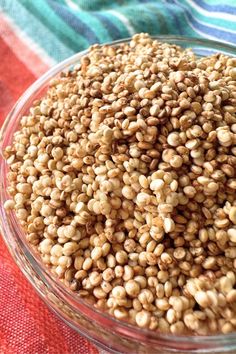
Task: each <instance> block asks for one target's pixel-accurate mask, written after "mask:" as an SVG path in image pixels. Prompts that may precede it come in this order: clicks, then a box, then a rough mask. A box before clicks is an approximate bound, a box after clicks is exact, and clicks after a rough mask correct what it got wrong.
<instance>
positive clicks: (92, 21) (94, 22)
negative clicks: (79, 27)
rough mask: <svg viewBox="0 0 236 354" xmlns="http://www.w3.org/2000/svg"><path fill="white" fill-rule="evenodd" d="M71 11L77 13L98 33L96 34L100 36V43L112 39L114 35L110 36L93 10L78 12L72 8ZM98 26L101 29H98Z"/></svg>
mask: <svg viewBox="0 0 236 354" xmlns="http://www.w3.org/2000/svg"><path fill="white" fill-rule="evenodd" d="M71 11H72V12H73V13H75V14H76V15H77V17H78V18H79V19H80V20H81V21H82V22H84V23H86V24H87V25H88V26H90V28H91V30H93V31H94V33H96V36H97V37H98V39H99V42H100V43H104V42H109V41H111V40H112V37H111V36H110V34H109V32H108V31H107V29H106V28H105V27H104V26H103V24H102V23H101V21H99V19H98V18H96V16H94V15H93V14H92V12H85V11H78V12H77V11H75V10H71ZM96 28H97V29H99V30H97V31H96Z"/></svg>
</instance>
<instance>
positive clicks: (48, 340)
mask: <svg viewBox="0 0 236 354" xmlns="http://www.w3.org/2000/svg"><path fill="white" fill-rule="evenodd" d="M0 57H1V64H0V126H1V125H2V123H3V121H4V118H5V116H6V114H7V112H9V110H10V109H11V108H12V106H13V104H14V103H15V101H16V100H17V98H18V97H19V96H20V95H21V94H22V93H23V92H24V90H25V89H26V88H27V87H28V86H29V85H30V84H31V83H32V82H33V81H34V80H35V76H34V75H33V74H32V73H31V72H30V71H29V70H28V69H27V67H26V66H25V65H24V64H23V63H22V61H21V60H20V59H19V58H17V57H16V56H15V55H14V52H13V51H12V50H11V49H10V47H9V46H8V45H7V44H6V43H5V42H4V41H3V40H2V39H1V33H0ZM29 63H30V57H29ZM46 353H49V354H76V353H78V354H80V353H81V354H87V353H89V354H93V353H94V354H97V353H98V351H97V349H95V348H94V347H93V346H92V345H91V344H90V343H89V342H88V341H87V340H85V339H84V338H82V337H80V336H79V335H78V334H77V333H76V332H75V331H73V330H71V329H70V328H69V327H68V326H67V325H65V324H64V323H63V322H62V321H61V320H60V319H58V318H57V317H56V316H55V315H54V314H53V313H52V312H51V311H50V310H49V309H48V308H47V306H46V305H45V304H44V303H43V301H42V300H41V299H40V298H39V297H38V295H37V294H36V292H35V291H34V289H33V288H32V286H31V285H30V284H29V283H28V281H27V280H26V279H25V277H24V276H23V274H22V273H21V271H20V270H19V269H18V267H17V266H16V264H15V263H14V261H13V260H12V258H11V256H10V254H9V252H8V250H7V248H6V246H5V245H4V243H3V240H2V239H1V237H0V354H46Z"/></svg>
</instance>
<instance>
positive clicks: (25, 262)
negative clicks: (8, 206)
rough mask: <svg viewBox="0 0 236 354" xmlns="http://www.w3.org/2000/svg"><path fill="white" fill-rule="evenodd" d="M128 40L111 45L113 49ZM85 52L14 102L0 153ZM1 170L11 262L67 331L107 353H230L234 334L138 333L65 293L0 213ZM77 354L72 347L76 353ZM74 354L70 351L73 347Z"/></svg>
mask: <svg viewBox="0 0 236 354" xmlns="http://www.w3.org/2000/svg"><path fill="white" fill-rule="evenodd" d="M153 38H155V39H158V40H160V41H163V42H167V43H171V44H177V45H180V46H182V47H183V48H192V49H193V51H194V52H195V54H196V55H197V56H199V57H201V56H207V55H211V54H214V53H218V52H221V53H224V54H228V55H230V56H236V47H234V46H231V45H226V44H221V43H219V42H213V41H209V40H200V39H193V38H183V37H172V36H159V37H153ZM129 40H130V39H127V40H121V41H116V42H113V43H112V45H114V46H116V45H118V44H120V43H122V42H128V41H129ZM85 53H86V51H84V52H81V53H78V54H75V55H73V56H72V57H70V58H69V59H67V60H65V61H63V62H62V63H60V64H58V65H56V66H55V67H53V68H52V69H51V70H49V71H48V72H47V73H46V74H44V75H43V76H42V77H41V78H40V79H38V80H37V81H36V82H35V83H34V84H33V85H32V86H31V87H30V88H29V89H28V90H27V91H26V92H25V93H24V94H23V95H22V97H21V98H20V99H19V100H18V102H17V103H16V105H15V106H14V108H13V109H12V111H11V112H10V114H9V115H8V117H7V119H6V121H5V124H4V126H3V128H2V130H1V134H0V150H1V151H3V150H4V148H5V147H6V146H7V145H9V144H11V142H12V138H13V133H14V132H15V131H16V130H17V127H18V124H19V121H20V118H21V117H22V116H23V115H26V114H27V113H28V111H29V108H30V106H31V104H32V102H33V101H35V100H36V99H37V98H39V97H41V96H42V95H43V94H44V92H45V91H46V90H47V87H48V83H49V81H50V79H52V78H53V77H55V76H56V75H57V74H59V73H60V72H61V71H66V70H68V69H70V68H71V67H73V65H75V64H77V63H78V62H79V61H80V59H81V57H82V56H83V55H84V54H85ZM7 169H8V168H7V165H6V162H5V161H4V159H3V157H2V155H0V171H1V174H0V225H1V233H2V236H3V238H4V240H5V242H6V244H7V246H8V248H9V250H10V252H11V254H12V256H13V258H14V259H15V261H16V263H17V264H18V266H19V267H20V269H21V270H22V272H23V273H24V274H25V276H26V278H27V279H28V280H29V281H30V283H31V284H32V285H33V287H34V288H35V289H36V291H37V292H38V294H39V295H40V296H41V297H42V298H43V300H44V301H45V303H46V304H47V305H48V306H49V307H50V308H51V309H52V310H53V311H54V312H55V313H56V314H57V315H58V316H59V317H60V318H61V319H62V320H63V321H64V322H65V323H67V324H68V325H69V326H70V327H72V328H73V329H75V330H76V331H77V332H79V333H80V334H82V335H83V336H85V337H86V338H88V339H89V340H92V341H93V343H95V344H96V345H98V346H99V347H101V348H103V349H106V350H107V351H109V352H111V353H152V354H154V353H159V354H164V353H166V354H170V353H178V354H184V353H188V354H189V353H201V354H206V353H220V354H222V353H234V354H235V353H236V333H232V334H227V335H212V336H176V335H171V334H161V333H158V332H155V331H149V330H144V329H140V328H138V327H135V326H133V325H130V324H127V323H125V322H122V321H119V320H117V319H115V318H113V317H111V316H110V315H108V314H106V313H103V312H101V311H99V310H97V309H95V308H94V307H92V306H91V305H89V304H88V303H86V302H85V301H84V300H83V299H81V298H78V296H76V294H75V293H73V292H71V291H70V290H69V289H67V288H65V287H64V286H63V285H62V283H60V282H59V281H58V280H57V279H56V278H55V277H54V276H53V275H52V274H51V273H50V271H49V269H48V268H47V267H46V266H45V265H43V263H42V262H41V260H40V257H39V255H37V253H35V252H34V251H33V249H32V248H31V247H30V246H29V245H28V243H27V242H26V238H25V235H24V233H23V232H22V230H21V228H20V225H19V223H18V221H17V218H16V216H15V213H14V212H6V211H5V209H4V208H3V204H4V202H5V201H6V200H7V199H8V198H9V196H8V195H7V191H6V187H7ZM77 349H78V348H77ZM75 351H76V348H75Z"/></svg>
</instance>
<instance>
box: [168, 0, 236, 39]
mask: <svg viewBox="0 0 236 354" xmlns="http://www.w3.org/2000/svg"><path fill="white" fill-rule="evenodd" d="M173 1H174V2H175V3H176V5H178V6H180V7H181V8H182V9H183V10H185V9H186V8H185V6H184V5H181V4H180V3H179V2H178V0H173ZM183 14H184V17H185V19H186V21H187V22H188V24H189V26H190V27H191V28H192V29H193V30H194V32H196V33H198V34H200V36H203V37H204V38H207V39H211V40H218V41H219V38H218V37H217V36H216V37H215V36H211V35H210V34H207V33H205V32H202V31H201V30H199V29H197V28H195V27H194V25H193V24H192V23H191V22H190V21H189V19H188V17H187V15H186V13H185V12H184V13H183ZM198 22H199V21H198ZM220 41H221V42H222V43H226V44H229V43H232V44H234V43H233V42H228V41H225V40H224V39H222V38H220Z"/></svg>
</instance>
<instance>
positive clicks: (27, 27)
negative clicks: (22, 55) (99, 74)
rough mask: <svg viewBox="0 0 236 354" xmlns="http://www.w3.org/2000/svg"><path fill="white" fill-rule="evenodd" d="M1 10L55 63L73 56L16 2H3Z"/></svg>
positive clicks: (53, 35) (71, 52)
mask: <svg viewBox="0 0 236 354" xmlns="http://www.w3.org/2000/svg"><path fill="white" fill-rule="evenodd" d="M2 9H3V11H4V12H6V13H7V14H8V16H10V17H11V18H12V19H13V21H14V22H15V23H16V25H17V26H19V27H20V28H21V30H22V31H23V32H25V33H26V34H27V35H28V36H29V37H30V38H32V39H33V40H34V41H35V42H36V43H37V44H38V45H39V46H40V47H41V48H43V49H44V50H45V52H47V54H48V55H49V56H50V57H52V58H53V59H55V60H56V61H60V60H62V59H64V58H66V57H68V56H70V55H72V54H73V51H71V49H69V48H68V47H67V46H66V45H65V44H64V43H63V42H61V41H60V40H59V39H58V38H57V37H56V36H55V34H54V33H52V32H51V31H49V30H48V29H47V28H46V27H45V26H44V25H43V24H42V23H41V22H40V21H38V20H37V19H36V18H35V17H34V16H33V15H32V14H31V13H30V12H29V11H27V9H26V8H24V7H23V6H22V5H21V4H20V3H19V2H18V1H14V3H13V2H5V3H3V4H2ZM52 44H53V45H52Z"/></svg>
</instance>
